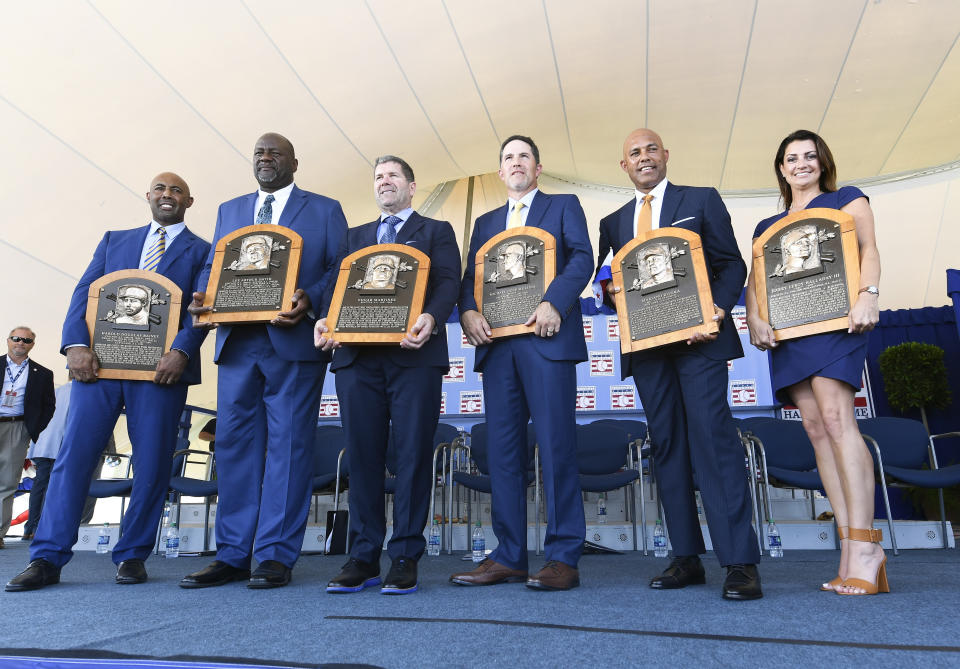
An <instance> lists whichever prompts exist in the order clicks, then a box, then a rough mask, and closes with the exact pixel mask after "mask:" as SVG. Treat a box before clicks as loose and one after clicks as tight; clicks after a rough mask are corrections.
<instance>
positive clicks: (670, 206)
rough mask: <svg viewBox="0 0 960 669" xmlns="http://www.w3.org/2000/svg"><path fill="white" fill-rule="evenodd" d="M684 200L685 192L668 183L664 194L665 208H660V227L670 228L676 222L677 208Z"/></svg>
mask: <svg viewBox="0 0 960 669" xmlns="http://www.w3.org/2000/svg"><path fill="white" fill-rule="evenodd" d="M682 199H683V191H681V190H680V189H679V188H677V187H676V186H674V185H673V184H672V183H669V182H667V189H666V191H665V192H664V194H663V206H662V207H660V227H661V228H669V227H670V224H671V223H673V222H674V221H675V220H676V214H677V207H679V206H680V200H682Z"/></svg>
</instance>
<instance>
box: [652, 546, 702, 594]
mask: <svg viewBox="0 0 960 669" xmlns="http://www.w3.org/2000/svg"><path fill="white" fill-rule="evenodd" d="M706 582H707V577H706V575H705V574H704V571H703V563H702V562H700V557H699V556H697V555H692V556H686V557H675V558H673V560H671V561H670V566H669V567H667V568H666V569H664V571H663V573H662V574H660V575H659V576H654V577H653V578H652V579H650V587H651V588H653V589H654V590H676V589H677V588H685V587H687V586H688V585H703V584H704V583H706Z"/></svg>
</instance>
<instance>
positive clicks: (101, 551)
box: [97, 523, 110, 555]
mask: <svg viewBox="0 0 960 669" xmlns="http://www.w3.org/2000/svg"><path fill="white" fill-rule="evenodd" d="M109 552H110V523H104V524H103V527H101V528H100V533H99V534H98V535H97V554H98V555H106V554H107V553H109Z"/></svg>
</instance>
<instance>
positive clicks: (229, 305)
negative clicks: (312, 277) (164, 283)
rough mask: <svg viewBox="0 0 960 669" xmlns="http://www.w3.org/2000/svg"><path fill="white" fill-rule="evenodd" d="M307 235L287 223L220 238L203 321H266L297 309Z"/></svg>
mask: <svg viewBox="0 0 960 669" xmlns="http://www.w3.org/2000/svg"><path fill="white" fill-rule="evenodd" d="M302 250H303V239H302V238H301V237H300V235H298V234H297V233H296V232H294V231H293V230H291V229H290V228H285V227H283V226H282V225H248V226H247V227H245V228H240V229H239V230H234V231H233V232H231V233H230V234H229V235H225V236H223V237H221V238H220V241H218V242H217V248H216V251H215V253H214V256H213V267H212V268H211V270H210V281H209V282H208V283H207V292H206V297H205V298H204V301H203V305H204V306H205V307H213V311H210V312H208V313H206V314H202V315H201V316H199V317H198V319H197V320H198V321H200V322H201V323H207V322H209V323H266V322H268V321H271V320H273V319H274V318H275V317H276V315H277V313H278V312H281V311H286V310H287V309H290V308H291V307H292V302H291V300H292V298H293V293H294V291H295V290H296V288H297V275H298V274H299V272H300V254H301V252H302Z"/></svg>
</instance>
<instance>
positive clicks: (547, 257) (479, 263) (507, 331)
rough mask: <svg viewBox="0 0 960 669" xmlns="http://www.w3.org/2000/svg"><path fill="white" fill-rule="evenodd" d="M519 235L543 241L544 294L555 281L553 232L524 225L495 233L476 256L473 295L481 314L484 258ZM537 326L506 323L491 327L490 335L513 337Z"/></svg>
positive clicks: (493, 337)
mask: <svg viewBox="0 0 960 669" xmlns="http://www.w3.org/2000/svg"><path fill="white" fill-rule="evenodd" d="M518 235H522V236H526V237H534V238H536V239H538V240H540V241H541V242H543V292H544V294H546V292H547V288H549V287H550V282H551V281H553V279H554V277H555V276H556V275H557V240H556V238H555V237H554V236H553V235H552V234H550V233H549V232H547V231H546V230H544V229H543V228H537V227H534V226H526V225H524V226H520V227H516V228H510V229H508V230H504V231H503V232H500V233H498V234H496V235H494V236H493V237H491V238H490V239H488V240H487V243H486V244H484V245H483V246H481V247H480V249H479V250H478V251H477V254H476V256H475V257H474V277H473V297H474V300H476V303H477V311H479V312H480V314H483V283H484V277H485V276H486V271H485V266H484V259H485V258H486V256H487V254H488V253H489V252H490V250H491V249H492V248H493V247H495V246H499V245H500V244H502V243H503V242H505V241H506V240H508V239H510V238H511V237H515V236H518ZM531 315H532V314H531ZM535 327H536V326H535V325H523V324H522V323H521V324H518V325H506V326H503V327H496V328H495V327H491V328H490V332H491V335H490V337H491V338H492V339H496V338H498V337H511V336H514V335H522V334H528V333H530V332H533V331H534V328H535Z"/></svg>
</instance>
